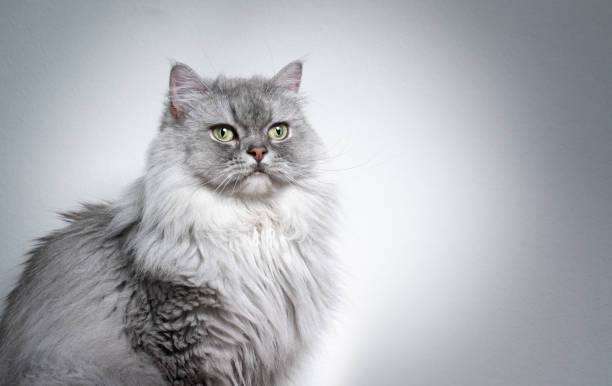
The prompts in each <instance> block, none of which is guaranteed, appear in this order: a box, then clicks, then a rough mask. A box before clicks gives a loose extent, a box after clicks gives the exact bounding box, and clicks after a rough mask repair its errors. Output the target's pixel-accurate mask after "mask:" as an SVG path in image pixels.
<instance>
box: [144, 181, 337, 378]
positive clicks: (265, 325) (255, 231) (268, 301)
mask: <svg viewBox="0 0 612 386" xmlns="http://www.w3.org/2000/svg"><path fill="white" fill-rule="evenodd" d="M148 183H149V184H150V185H145V195H146V197H145V200H144V207H143V213H142V215H143V218H142V222H141V226H140V228H139V231H138V234H137V236H136V238H135V239H134V241H133V243H134V245H133V247H134V250H135V252H136V253H135V260H136V265H137V266H138V267H140V268H141V269H142V270H144V271H147V272H152V273H155V274H157V275H158V276H160V277H163V278H165V279H167V280H170V281H179V282H182V283H183V284H187V285H190V286H196V287H207V288H211V289H213V290H214V291H216V293H217V294H218V297H219V301H220V304H221V306H222V307H223V312H224V313H225V315H226V316H225V318H226V319H227V318H228V316H227V315H230V316H229V318H230V319H232V320H231V321H229V322H228V320H222V321H209V323H213V324H214V323H223V325H219V326H217V327H216V328H217V329H219V330H223V331H224V334H227V335H228V336H230V337H231V342H230V343H229V344H228V348H227V349H228V350H229V351H231V350H232V347H237V346H240V345H243V344H245V341H248V342H249V344H250V345H251V347H252V348H253V350H254V352H256V354H257V356H258V357H259V358H260V360H261V361H262V362H263V363H267V364H268V365H269V366H275V365H276V364H277V362H279V361H281V360H292V358H293V357H294V356H295V354H296V351H297V350H299V348H300V347H302V346H303V345H304V344H305V343H306V342H310V341H311V340H312V337H313V335H314V334H315V333H316V331H318V330H319V328H320V325H321V322H322V320H323V317H324V316H325V315H326V314H327V313H326V311H327V310H328V308H329V306H330V304H331V303H332V300H333V297H334V296H335V263H334V261H333V259H332V256H330V253H329V248H328V245H327V242H328V235H329V232H328V227H329V225H330V224H329V221H328V218H329V216H330V207H329V205H327V202H326V201H325V200H326V199H327V198H328V197H327V196H326V194H325V193H324V192H326V191H325V190H323V189H319V190H316V189H315V190H303V189H300V188H297V187H293V186H291V187H287V188H286V189H284V190H282V191H279V192H277V193H276V194H275V195H274V197H272V198H268V199H266V200H241V199H238V198H234V197H223V196H220V195H217V194H215V193H214V192H211V191H210V190H208V189H206V188H203V187H201V186H199V185H197V184H194V183H193V181H189V180H186V179H185V178H184V176H183V177H182V178H179V179H172V178H167V176H166V178H165V179H163V180H161V181H159V183H155V184H152V181H148ZM313 188H314V186H313ZM313 192H314V193H313Z"/></svg>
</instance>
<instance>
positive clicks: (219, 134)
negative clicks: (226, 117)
mask: <svg viewBox="0 0 612 386" xmlns="http://www.w3.org/2000/svg"><path fill="white" fill-rule="evenodd" d="M212 133H213V135H214V136H215V138H216V139H217V140H219V141H221V142H229V141H231V140H232V139H234V130H233V129H232V128H231V127H230V126H216V127H213V129H212Z"/></svg>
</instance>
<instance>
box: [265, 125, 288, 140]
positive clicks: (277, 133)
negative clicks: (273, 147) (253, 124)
mask: <svg viewBox="0 0 612 386" xmlns="http://www.w3.org/2000/svg"><path fill="white" fill-rule="evenodd" d="M288 133H289V127H288V126H287V124H286V123H275V124H273V125H272V126H270V128H269V129H268V137H270V138H272V139H277V140H280V139H285V138H287V134H288Z"/></svg>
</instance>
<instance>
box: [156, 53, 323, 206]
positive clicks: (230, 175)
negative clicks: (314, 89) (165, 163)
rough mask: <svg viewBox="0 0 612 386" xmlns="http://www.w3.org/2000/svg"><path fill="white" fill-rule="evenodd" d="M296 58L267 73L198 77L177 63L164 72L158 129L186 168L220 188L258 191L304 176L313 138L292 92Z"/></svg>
mask: <svg viewBox="0 0 612 386" xmlns="http://www.w3.org/2000/svg"><path fill="white" fill-rule="evenodd" d="M301 75H302V63H301V62H292V63H290V64H288V65H287V66H285V67H284V68H283V69H281V70H280V71H279V72H278V73H277V74H276V75H275V76H273V77H272V78H262V77H252V78H250V79H241V78H226V77H223V76H220V77H218V78H217V79H215V80H211V79H206V78H201V77H200V76H198V75H197V74H196V73H195V72H194V71H193V70H192V69H191V68H189V67H188V66H186V65H184V64H176V65H174V67H173V68H172V71H171V73H170V87H169V92H168V103H167V110H166V112H165V114H164V119H163V123H162V130H161V133H160V135H162V136H166V137H167V139H168V143H171V144H172V147H173V148H174V149H173V150H174V151H175V152H180V153H182V154H181V158H182V161H181V162H183V163H184V167H185V168H186V170H187V172H188V173H190V174H191V175H192V176H194V177H196V178H197V180H198V181H199V182H200V183H201V184H202V186H203V187H205V188H208V189H211V190H213V191H216V192H217V193H220V194H224V195H240V196H264V195H267V194H271V193H273V192H275V191H277V190H278V189H281V188H282V187H283V186H288V185H291V184H300V183H301V181H303V180H304V179H306V178H309V177H312V175H313V173H314V171H315V166H314V165H315V163H316V160H317V159H320V157H321V151H322V148H321V142H320V140H319V138H318V136H317V135H316V133H315V132H314V131H313V130H312V128H311V127H310V126H309V125H308V123H307V121H306V119H305V117H304V114H303V111H302V106H301V102H302V98H301V97H300V95H299V93H298V89H299V86H300V80H301Z"/></svg>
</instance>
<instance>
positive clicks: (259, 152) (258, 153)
mask: <svg viewBox="0 0 612 386" xmlns="http://www.w3.org/2000/svg"><path fill="white" fill-rule="evenodd" d="M267 152H268V150H267V149H266V148H265V147H254V148H252V149H250V150H249V151H247V153H249V154H250V155H252V156H253V157H255V161H257V162H259V161H261V160H262V159H263V157H264V154H265V153H267Z"/></svg>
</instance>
